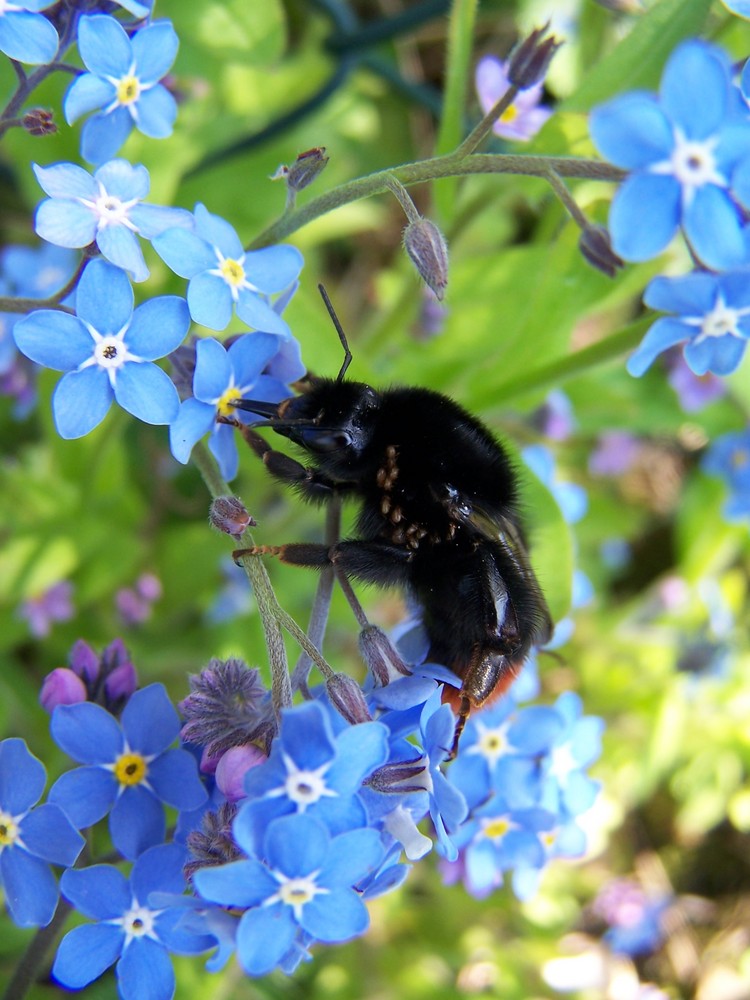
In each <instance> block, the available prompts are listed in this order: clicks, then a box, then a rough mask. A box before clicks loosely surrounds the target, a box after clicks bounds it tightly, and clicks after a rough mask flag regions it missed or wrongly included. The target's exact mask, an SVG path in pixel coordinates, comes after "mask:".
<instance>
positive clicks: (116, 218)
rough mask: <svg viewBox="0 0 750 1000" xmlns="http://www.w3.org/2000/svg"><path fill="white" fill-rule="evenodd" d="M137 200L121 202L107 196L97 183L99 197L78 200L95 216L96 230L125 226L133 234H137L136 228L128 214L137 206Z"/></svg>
mask: <svg viewBox="0 0 750 1000" xmlns="http://www.w3.org/2000/svg"><path fill="white" fill-rule="evenodd" d="M139 200H140V199H139V198H131V199H130V200H129V201H123V200H122V199H121V198H118V197H117V195H114V194H109V192H108V191H107V189H106V188H105V187H104V185H103V184H101V183H99V195H98V197H96V198H94V199H93V201H92V200H91V199H90V198H79V199H78V201H80V203H81V204H82V205H85V206H86V208H89V209H91V211H92V212H93V214H94V215H95V216H96V220H97V223H96V228H97V230H102V229H105V228H106V227H107V226H126V227H127V228H128V229H131V230H132V231H133V232H134V233H137V232H138V227H137V226H135V225H134V223H133V222H131V220H130V218H129V212H130V209H131V208H133V207H134V206H135V205H137V204H138V202H139Z"/></svg>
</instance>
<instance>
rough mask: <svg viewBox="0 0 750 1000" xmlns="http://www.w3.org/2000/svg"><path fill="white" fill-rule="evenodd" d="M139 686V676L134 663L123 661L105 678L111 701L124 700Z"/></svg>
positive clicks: (106, 689)
mask: <svg viewBox="0 0 750 1000" xmlns="http://www.w3.org/2000/svg"><path fill="white" fill-rule="evenodd" d="M137 687H138V677H137V675H136V672H135V667H134V666H133V664H132V663H121V664H120V665H119V666H118V667H115V669H114V670H112V671H111V673H109V674H108V675H107V677H106V678H105V680H104V690H105V692H106V695H107V698H108V699H109V701H110V702H117V701H119V700H120V699H122V700H123V701H124V700H125V699H127V698H129V697H130V696H131V694H133V692H134V691H135V689H136V688H137Z"/></svg>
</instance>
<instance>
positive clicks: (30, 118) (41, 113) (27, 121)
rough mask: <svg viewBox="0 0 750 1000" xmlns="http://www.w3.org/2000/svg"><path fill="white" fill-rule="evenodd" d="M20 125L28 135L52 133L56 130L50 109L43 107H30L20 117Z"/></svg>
mask: <svg viewBox="0 0 750 1000" xmlns="http://www.w3.org/2000/svg"><path fill="white" fill-rule="evenodd" d="M21 125H22V126H23V128H25V129H26V131H27V132H28V133H29V135H54V134H55V132H57V125H55V118H54V114H53V112H52V111H47V110H46V109H45V108H32V110H31V111H27V112H26V114H25V115H24V116H23V118H22V119H21Z"/></svg>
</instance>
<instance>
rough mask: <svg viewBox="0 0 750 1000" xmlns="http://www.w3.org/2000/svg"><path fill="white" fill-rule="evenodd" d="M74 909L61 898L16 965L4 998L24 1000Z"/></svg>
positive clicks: (7, 999) (5, 999)
mask: <svg viewBox="0 0 750 1000" xmlns="http://www.w3.org/2000/svg"><path fill="white" fill-rule="evenodd" d="M72 909H73V907H72V906H71V904H70V903H66V902H65V900H63V899H61V900H60V901H59V902H58V904H57V909H56V910H55V915H54V917H53V918H52V920H51V921H50V922H49V923H48V924H47V926H46V927H40V928H39V930H38V931H37V932H36V934H35V935H34V937H33V938H32V939H31V941H30V943H29V946H28V948H27V949H26V951H25V952H24V956H23V958H22V959H21V961H20V962H19V963H18V965H17V966H16V971H15V972H14V973H13V976H12V978H11V980H10V982H9V983H8V986H7V988H6V990H5V993H4V994H3V1000H22V998H23V997H25V996H26V994H27V993H28V992H29V990H30V989H31V987H32V986H33V985H34V983H35V981H36V979H37V977H38V974H39V969H40V967H41V965H42V962H43V961H44V958H45V956H46V954H47V952H48V951H49V949H50V948H51V947H52V945H53V943H54V941H55V940H56V938H57V936H58V935H59V933H60V931H61V930H62V927H63V924H64V923H65V921H66V919H67V916H68V914H69V913H70V911H71V910H72Z"/></svg>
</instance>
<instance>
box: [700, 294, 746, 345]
mask: <svg viewBox="0 0 750 1000" xmlns="http://www.w3.org/2000/svg"><path fill="white" fill-rule="evenodd" d="M748 313H750V308H749V307H747V306H746V307H745V308H744V309H733V308H732V307H731V306H728V305H726V303H725V302H724V299H723V298H722V297H721V295H718V296H717V297H716V304H715V305H714V307H713V309H712V310H711V312H707V313H706V314H705V316H701V318H700V320H699V321H698V322H699V323H700V328H701V330H700V333H699V334H698V336H697V337H696V343H697V342H698V341H700V340H705V339H706V338H707V337H724V336H726V334H729V335H730V336H732V337H742V332H741V331H740V327H739V323H740V320H741V319H742V317H743V316H747V315H748Z"/></svg>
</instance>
